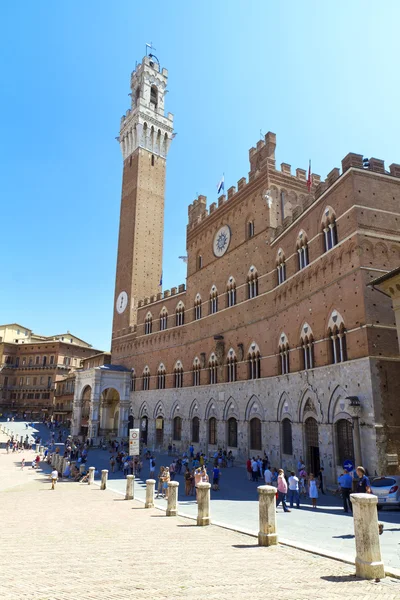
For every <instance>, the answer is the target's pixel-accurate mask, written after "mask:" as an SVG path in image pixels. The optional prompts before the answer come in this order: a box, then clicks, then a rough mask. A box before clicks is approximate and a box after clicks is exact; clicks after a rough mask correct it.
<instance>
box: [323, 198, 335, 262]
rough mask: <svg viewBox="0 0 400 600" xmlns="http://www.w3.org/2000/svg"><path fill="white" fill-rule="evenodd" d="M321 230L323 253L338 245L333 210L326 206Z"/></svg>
mask: <svg viewBox="0 0 400 600" xmlns="http://www.w3.org/2000/svg"><path fill="white" fill-rule="evenodd" d="M322 230H323V232H324V248H325V252H328V250H331V248H333V246H336V244H337V243H338V236H337V230H336V216H335V213H334V212H333V210H332V209H331V208H330V207H329V206H328V207H327V208H326V209H325V212H324V217H323V220H322Z"/></svg>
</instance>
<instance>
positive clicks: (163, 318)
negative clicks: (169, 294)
mask: <svg viewBox="0 0 400 600" xmlns="http://www.w3.org/2000/svg"><path fill="white" fill-rule="evenodd" d="M167 327H168V311H167V309H166V308H165V306H164V308H163V309H162V311H161V312H160V331H165V330H166V329H167Z"/></svg>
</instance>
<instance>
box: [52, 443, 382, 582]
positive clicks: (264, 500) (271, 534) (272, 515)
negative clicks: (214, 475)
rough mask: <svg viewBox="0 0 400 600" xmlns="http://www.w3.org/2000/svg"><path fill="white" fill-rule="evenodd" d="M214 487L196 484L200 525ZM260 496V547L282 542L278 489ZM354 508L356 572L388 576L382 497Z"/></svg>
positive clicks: (149, 487)
mask: <svg viewBox="0 0 400 600" xmlns="http://www.w3.org/2000/svg"><path fill="white" fill-rule="evenodd" d="M64 460H66V459H63V458H62V457H61V456H60V455H58V454H53V457H52V465H53V466H54V467H55V468H56V469H57V470H59V471H60V470H61V469H62V468H63V466H64V463H63V461H64ZM94 471H95V468H94V467H89V477H88V483H89V484H92V483H94ZM107 480H108V470H106V469H104V470H103V471H102V472H101V483H100V489H101V490H105V489H107ZM134 480H135V478H134V476H133V475H128V476H127V479H126V493H125V500H133V499H134ZM155 484H156V482H155V480H154V479H147V480H146V501H145V508H153V507H154V491H155ZM178 488H179V482H177V481H170V482H169V483H168V499H167V508H166V516H168V517H174V516H176V515H177V514H178ZM210 489H211V485H210V484H209V483H205V482H204V483H203V482H201V483H198V484H197V485H196V496H197V525H198V526H205V525H210V523H211V519H210ZM257 490H258V497H259V532H258V545H259V546H274V545H276V544H277V543H278V533H277V523H276V488H275V487H273V486H269V485H262V486H259V487H258V488H257ZM350 499H351V502H352V507H353V516H354V533H355V543H356V560H355V564H356V575H357V576H358V577H362V578H364V579H382V578H384V577H385V568H384V565H383V562H382V559H381V551H380V543H379V530H378V517H377V510H376V505H377V502H378V499H377V497H376V496H374V495H372V494H351V495H350Z"/></svg>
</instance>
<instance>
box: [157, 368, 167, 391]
mask: <svg viewBox="0 0 400 600" xmlns="http://www.w3.org/2000/svg"><path fill="white" fill-rule="evenodd" d="M165 375H166V371H165V367H164V365H163V364H162V363H161V365H160V366H159V367H158V371H157V389H158V390H165Z"/></svg>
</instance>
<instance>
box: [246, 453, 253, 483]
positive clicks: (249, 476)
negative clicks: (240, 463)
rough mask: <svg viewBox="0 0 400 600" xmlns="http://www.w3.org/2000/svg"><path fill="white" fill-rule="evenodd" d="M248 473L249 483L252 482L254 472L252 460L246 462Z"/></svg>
mask: <svg viewBox="0 0 400 600" xmlns="http://www.w3.org/2000/svg"><path fill="white" fill-rule="evenodd" d="M246 471H247V479H248V480H249V481H251V475H252V471H251V460H250V458H248V459H247V461H246Z"/></svg>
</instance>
